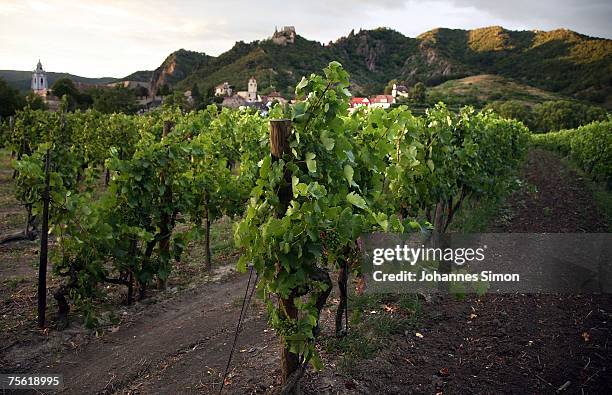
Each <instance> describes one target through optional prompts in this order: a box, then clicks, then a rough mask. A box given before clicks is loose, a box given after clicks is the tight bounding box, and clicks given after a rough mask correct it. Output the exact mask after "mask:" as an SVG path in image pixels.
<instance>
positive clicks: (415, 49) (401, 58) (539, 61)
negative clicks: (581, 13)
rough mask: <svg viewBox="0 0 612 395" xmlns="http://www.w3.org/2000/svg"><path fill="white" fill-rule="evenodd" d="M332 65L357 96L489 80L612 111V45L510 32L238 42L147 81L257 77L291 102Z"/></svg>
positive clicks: (388, 32)
mask: <svg viewBox="0 0 612 395" xmlns="http://www.w3.org/2000/svg"><path fill="white" fill-rule="evenodd" d="M331 60H338V61H340V62H341V63H342V64H343V65H344V67H345V68H346V69H347V70H348V71H349V73H350V74H351V82H352V90H353V92H354V93H355V94H373V93H377V92H381V91H382V90H383V88H384V86H385V85H386V84H387V83H388V82H389V81H390V80H391V79H397V80H399V81H402V82H404V83H406V84H408V85H412V84H414V83H416V82H418V81H421V82H424V83H425V84H427V85H430V86H435V85H438V84H440V83H442V82H444V81H448V80H452V79H457V78H463V77H467V76H474V75H481V74H493V75H500V76H503V77H505V78H510V79H512V80H516V81H517V82H520V83H522V84H527V85H531V86H534V87H536V88H540V89H544V90H548V91H551V92H556V93H559V94H562V95H565V96H571V97H574V98H577V99H581V100H587V101H592V102H596V103H600V104H606V105H607V106H608V107H612V77H611V76H612V40H608V39H602V38H594V37H589V36H585V35H582V34H579V33H576V32H573V31H571V30H567V29H557V30H553V31H548V32H546V31H511V30H507V29H504V28H503V27H500V26H492V27H485V28H480V29H473V30H462V29H445V28H440V29H434V30H430V31H428V32H425V33H423V34H421V35H419V36H417V37H416V38H410V37H406V36H404V35H403V34H401V33H399V32H397V31H394V30H392V29H387V28H379V29H374V30H361V31H359V32H357V33H355V32H354V31H351V32H350V34H348V35H347V36H346V37H341V38H339V39H338V40H336V41H335V42H330V43H329V44H327V45H322V44H320V43H319V42H317V41H311V40H307V39H305V38H303V37H301V36H299V35H297V36H296V37H295V42H294V43H292V44H291V43H287V44H285V45H278V44H276V43H274V42H273V40H272V39H271V38H268V39H264V40H259V41H253V42H251V43H245V42H242V41H239V42H237V43H236V44H235V45H234V46H233V47H232V48H231V49H230V50H229V51H227V52H225V53H223V54H221V55H219V56H217V57H213V56H209V55H206V54H203V53H198V52H191V51H185V50H179V51H177V52H174V53H172V54H171V55H170V56H168V58H167V59H166V60H165V61H164V63H162V65H161V66H160V67H159V68H158V69H156V70H155V71H154V72H153V73H152V83H153V86H157V87H158V86H160V85H161V84H163V83H168V84H170V85H171V86H172V87H174V88H178V89H190V88H191V87H192V86H193V85H194V84H197V85H198V87H199V89H200V91H202V90H203V89H207V88H210V87H212V86H215V85H217V84H219V83H222V82H224V81H228V82H229V83H230V84H232V85H234V86H235V87H236V88H237V89H241V90H242V89H245V88H246V83H247V80H248V78H249V77H250V76H255V77H256V78H257V81H258V87H259V89H260V90H264V91H266V90H271V89H272V87H273V88H274V89H276V90H278V91H280V92H281V93H285V94H288V95H289V94H291V92H292V91H293V87H294V86H295V85H296V84H297V82H298V81H299V80H300V78H301V77H302V76H303V75H308V74H310V73H312V72H318V71H320V70H321V68H322V67H324V66H325V65H327V63H328V62H329V61H331Z"/></svg>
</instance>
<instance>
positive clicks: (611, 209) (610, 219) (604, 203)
mask: <svg viewBox="0 0 612 395" xmlns="http://www.w3.org/2000/svg"><path fill="white" fill-rule="evenodd" d="M561 162H562V163H563V164H564V165H566V166H567V167H568V168H570V169H571V170H573V171H575V172H576V173H577V174H578V175H579V176H580V177H581V178H582V180H583V181H584V183H585V185H586V186H587V188H588V189H589V190H590V191H591V194H592V195H593V200H594V201H595V205H596V206H597V208H598V209H599V211H600V212H601V213H602V214H603V216H604V219H605V222H606V224H607V226H608V232H612V191H611V190H609V189H607V188H606V185H605V184H604V183H597V182H595V181H593V180H592V179H591V176H589V175H588V174H587V173H585V172H584V170H582V169H581V168H580V166H578V165H577V164H576V163H575V162H573V161H572V160H570V159H569V158H567V157H561Z"/></svg>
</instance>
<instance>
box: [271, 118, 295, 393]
mask: <svg viewBox="0 0 612 395" xmlns="http://www.w3.org/2000/svg"><path fill="white" fill-rule="evenodd" d="M290 136H291V121H290V120H289V119H273V120H270V153H271V154H272V160H273V161H277V160H279V159H281V158H282V157H283V155H284V154H288V153H290V152H291V151H290V149H289V141H290ZM284 179H285V185H284V186H282V187H281V188H280V189H279V191H278V198H279V200H280V203H281V207H280V210H279V211H278V212H277V215H278V216H279V217H282V216H283V215H284V214H285V211H286V210H287V207H289V202H290V201H291V174H289V172H288V171H285V176H284ZM279 307H280V310H281V314H283V315H284V316H285V317H286V318H288V319H290V320H297V319H298V310H297V308H296V307H295V303H294V302H293V298H292V297H289V298H288V299H280V300H279ZM299 366H300V361H299V356H298V355H296V354H293V353H291V352H290V351H289V347H288V346H287V343H286V341H285V339H281V374H282V382H283V384H286V383H287V381H288V379H289V377H290V376H291V374H292V373H294V372H295V371H296V370H297V369H298V367H299Z"/></svg>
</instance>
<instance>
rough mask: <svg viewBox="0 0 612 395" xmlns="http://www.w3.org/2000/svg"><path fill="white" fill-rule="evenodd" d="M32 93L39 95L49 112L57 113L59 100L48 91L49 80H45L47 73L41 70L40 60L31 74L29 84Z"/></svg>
mask: <svg viewBox="0 0 612 395" xmlns="http://www.w3.org/2000/svg"><path fill="white" fill-rule="evenodd" d="M30 88H31V89H32V92H33V93H35V94H37V95H39V96H40V97H41V98H42V99H43V102H44V103H45V104H46V105H47V108H48V109H49V110H51V111H59V108H60V104H61V100H60V99H59V98H58V97H56V96H54V95H53V94H52V93H53V92H52V91H51V89H49V80H48V79H47V72H46V71H45V70H44V69H43V67H42V63H41V62H40V59H39V60H38V64H37V65H36V69H35V70H34V71H33V72H32V82H31V83H30Z"/></svg>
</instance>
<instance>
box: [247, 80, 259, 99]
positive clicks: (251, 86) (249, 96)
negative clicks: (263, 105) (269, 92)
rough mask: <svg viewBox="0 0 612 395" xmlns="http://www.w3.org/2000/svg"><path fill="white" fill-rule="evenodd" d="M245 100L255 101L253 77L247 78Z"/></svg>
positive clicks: (255, 83)
mask: <svg viewBox="0 0 612 395" xmlns="http://www.w3.org/2000/svg"><path fill="white" fill-rule="evenodd" d="M247 100H248V101H257V80H256V79H255V77H251V78H249V84H248V88H247Z"/></svg>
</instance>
